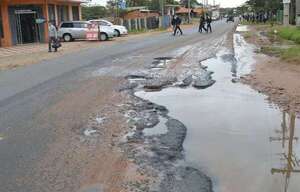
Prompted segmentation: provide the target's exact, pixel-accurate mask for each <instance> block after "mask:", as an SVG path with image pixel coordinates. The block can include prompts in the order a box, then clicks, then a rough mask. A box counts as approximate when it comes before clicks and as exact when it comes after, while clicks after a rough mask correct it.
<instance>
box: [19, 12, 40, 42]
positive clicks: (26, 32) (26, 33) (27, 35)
mask: <svg viewBox="0 0 300 192" xmlns="http://www.w3.org/2000/svg"><path fill="white" fill-rule="evenodd" d="M15 14H16V27H17V41H18V42H17V43H18V44H26V43H35V42H39V41H40V37H39V27H38V25H37V24H36V19H37V14H36V12H35V11H29V10H24V11H22V10H18V11H16V12H15Z"/></svg>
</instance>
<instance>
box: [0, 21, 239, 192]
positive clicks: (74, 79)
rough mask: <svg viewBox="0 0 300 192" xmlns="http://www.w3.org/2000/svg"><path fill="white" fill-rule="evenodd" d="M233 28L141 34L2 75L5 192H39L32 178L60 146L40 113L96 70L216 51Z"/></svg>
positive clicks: (221, 25)
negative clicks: (192, 49) (187, 50)
mask: <svg viewBox="0 0 300 192" xmlns="http://www.w3.org/2000/svg"><path fill="white" fill-rule="evenodd" d="M233 27H234V25H233V24H226V23H225V22H217V23H215V24H214V25H213V28H214V31H215V32H214V33H212V34H199V33H197V29H196V27H194V28H190V29H186V30H185V31H184V33H185V34H184V36H182V37H173V36H171V35H170V33H166V32H163V33H155V34H153V35H145V36H139V37H137V38H134V39H130V40H128V41H122V42H115V43H110V44H109V45H107V46H101V47H99V48H91V49H88V50H84V51H80V52H77V53H71V54H68V55H65V56H62V57H60V58H56V59H53V60H49V61H44V62H42V63H40V64H36V65H31V66H27V67H24V68H18V69H16V70H9V71H1V72H0V191H3V192H19V191H22V192H23V191H26V192H29V191H38V190H37V188H38V187H37V186H35V184H32V183H31V182H27V179H28V177H31V176H32V177H33V178H34V175H33V172H34V171H33V170H35V168H36V167H35V166H36V164H37V162H39V161H41V159H42V157H43V155H44V153H45V151H46V150H47V146H48V145H49V144H50V143H53V142H55V138H54V132H55V131H56V130H55V128H53V127H52V125H51V123H50V124H49V123H47V124H45V123H43V120H44V119H50V118H51V117H48V116H42V117H41V114H43V111H45V110H47V109H49V108H50V107H51V106H52V105H53V104H54V103H57V102H59V101H60V100H61V98H63V96H64V95H65V94H67V93H70V92H74V91H76V89H77V88H78V87H79V85H80V84H81V83H82V82H83V81H84V80H85V79H86V78H87V76H88V75H89V74H91V73H92V72H93V71H97V70H99V71H100V72H99V73H98V75H101V74H102V75H103V74H105V73H116V72H122V71H124V70H130V69H134V68H135V67H137V66H139V65H140V66H141V67H142V66H143V63H147V62H148V63H149V62H152V59H153V58H154V57H159V56H169V55H166V54H169V53H171V52H172V51H174V50H178V53H179V52H180V49H179V48H181V47H188V46H189V45H190V46H192V45H193V44H194V43H197V42H199V41H202V42H203V47H205V46H206V47H207V49H210V50H211V49H213V46H215V45H214V44H213V43H212V42H214V41H213V40H215V39H219V38H221V37H223V35H224V34H226V33H227V32H229V31H231V30H232V29H233ZM199 54H200V53H199ZM202 54H203V53H202ZM207 54H208V53H207ZM101 69H103V70H101ZM112 69H113V70H112ZM120 74H121V75H122V73H119V75H120ZM99 86H101V85H99ZM86 91H89V90H86ZM82 99H84V98H82ZM43 118H44V119H43ZM52 121H56V119H52ZM58 158H59V157H58ZM24 177H25V178H24ZM31 179H32V178H31ZM46 182H47V181H46ZM39 191H41V190H39ZM44 191H50V190H48V189H44ZM52 192H53V189H52Z"/></svg>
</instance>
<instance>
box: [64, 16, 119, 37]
mask: <svg viewBox="0 0 300 192" xmlns="http://www.w3.org/2000/svg"><path fill="white" fill-rule="evenodd" d="M90 25H91V23H90V22H88V21H64V22H62V23H61V24H60V27H59V30H58V36H59V37H61V38H62V39H63V40H64V41H66V42H70V41H73V40H75V39H86V33H87V31H89V30H90V29H89V26H90ZM96 30H98V29H96ZM113 37H114V29H113V28H111V27H108V26H100V37H99V40H101V41H106V40H109V38H113Z"/></svg>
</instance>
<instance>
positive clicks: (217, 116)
mask: <svg viewBox="0 0 300 192" xmlns="http://www.w3.org/2000/svg"><path fill="white" fill-rule="evenodd" d="M234 42H235V57H232V55H231V54H230V52H229V53H228V50H226V49H225V50H221V51H220V52H219V53H218V54H217V55H216V57H213V58H211V59H208V60H206V61H203V62H202V65H204V66H208V70H210V71H213V72H214V74H213V79H214V80H216V83H215V84H214V85H213V86H211V87H209V88H207V89H203V90H198V89H195V88H192V87H189V88H186V89H181V88H176V87H171V88H166V89H164V90H162V91H160V92H144V91H139V92H137V93H136V95H137V96H139V97H141V98H143V99H147V100H150V101H151V102H154V103H156V104H158V105H162V106H165V107H166V108H167V109H168V110H169V112H170V113H169V115H170V116H171V117H172V118H175V119H177V120H179V121H180V122H182V123H183V124H184V125H185V126H186V127H187V138H186V140H185V142H184V151H185V155H186V161H187V162H188V163H189V164H190V165H191V166H193V167H196V168H198V169H200V170H202V171H204V172H205V173H206V174H207V175H208V176H210V177H211V178H212V180H213V183H214V191H217V192H233V191H243V192H254V191H255V192H257V191H264V192H267V191H268V192H287V191H289V192H297V191H299V189H300V183H299V179H300V174H299V170H300V167H299V155H300V154H299V150H300V145H299V142H297V141H298V137H299V129H300V124H299V123H300V121H299V120H298V119H297V118H296V117H295V114H293V113H292V112H291V113H285V112H281V111H280V109H279V108H278V107H277V106H275V105H273V104H270V103H268V101H267V100H266V96H264V95H262V94H260V93H258V92H256V91H254V90H253V89H251V88H250V87H248V86H246V85H243V84H240V83H237V82H236V81H235V79H236V78H237V77H240V76H241V75H243V74H247V73H249V72H250V70H251V67H252V65H253V64H254V60H253V53H254V48H253V47H252V46H250V45H248V44H247V43H246V42H245V41H244V39H243V38H242V37H241V36H240V35H238V34H237V35H235V38H234ZM157 128H160V129H162V130H164V129H165V128H163V126H162V125H161V124H160V125H159V127H156V128H155V132H154V133H159V131H158V130H157ZM148 132H151V131H148ZM162 132H163V131H162Z"/></svg>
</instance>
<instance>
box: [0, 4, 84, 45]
mask: <svg viewBox="0 0 300 192" xmlns="http://www.w3.org/2000/svg"><path fill="white" fill-rule="evenodd" d="M80 3H81V1H80V0H0V6H1V7H0V38H1V40H0V46H1V47H6V46H12V45H18V44H26V43H37V42H47V41H48V22H50V21H53V22H55V23H56V25H59V23H60V22H62V21H68V20H81V7H80ZM39 21H40V22H39ZM42 21H46V22H42Z"/></svg>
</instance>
